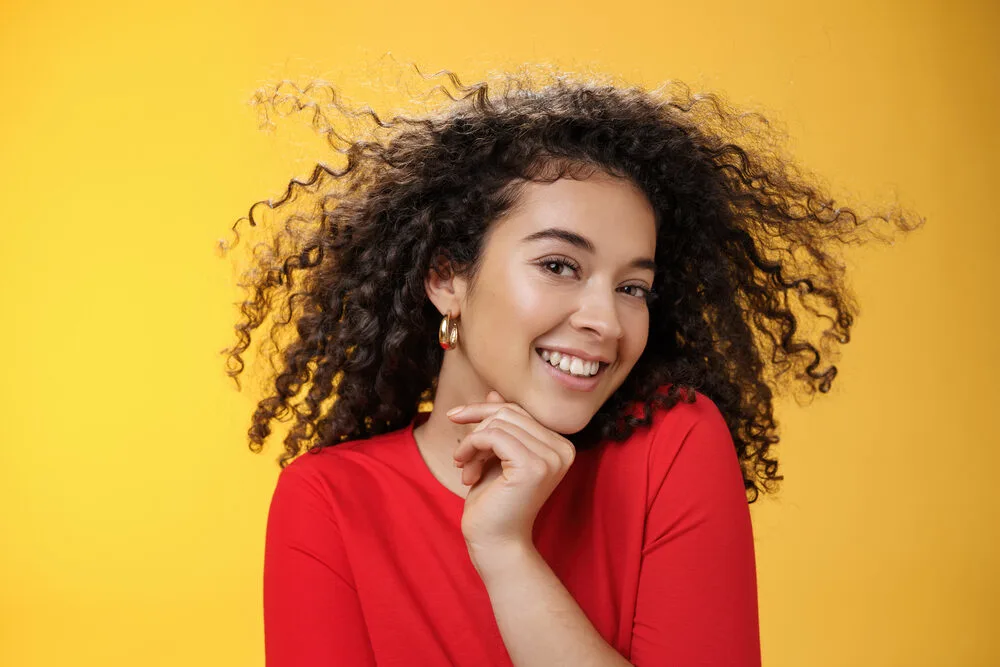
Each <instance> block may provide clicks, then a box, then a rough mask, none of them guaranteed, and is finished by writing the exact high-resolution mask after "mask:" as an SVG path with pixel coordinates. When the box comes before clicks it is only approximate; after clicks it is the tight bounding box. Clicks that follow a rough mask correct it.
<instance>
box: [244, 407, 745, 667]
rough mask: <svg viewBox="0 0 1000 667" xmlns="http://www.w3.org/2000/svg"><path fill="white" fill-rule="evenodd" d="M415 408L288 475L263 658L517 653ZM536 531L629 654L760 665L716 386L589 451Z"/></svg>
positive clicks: (275, 501)
mask: <svg viewBox="0 0 1000 667" xmlns="http://www.w3.org/2000/svg"><path fill="white" fill-rule="evenodd" d="M421 418H423V416H422V415H421V416H419V417H418V419H421ZM417 423H419V422H417V421H415V422H414V423H411V424H410V425H409V426H407V427H406V428H403V429H401V430H398V431H394V432H392V433H388V434H383V435H380V436H376V437H373V438H370V439H367V440H356V441H350V442H345V443H341V444H339V445H335V446H332V447H327V448H324V449H322V450H319V451H318V452H317V453H315V454H310V453H307V454H304V455H302V456H300V457H298V458H297V459H295V460H294V461H293V462H292V463H291V464H289V465H288V466H286V467H285V469H284V470H282V471H281V472H280V473H279V476H278V481H277V485H276V488H275V490H274V495H273V497H272V499H271V504H270V510H269V513H268V519H267V536H266V540H265V556H264V580H263V589H264V595H263V602H264V637H265V653H266V664H267V666H268V667H307V666H308V667H326V666H331V667H332V666H333V665H339V666H343V667H355V666H362V665H364V666H368V665H376V664H377V665H379V667H396V666H399V667H413V666H414V665H421V666H423V665H428V666H437V665H441V666H442V667H444V666H450V665H470V666H471V665H474V666H476V667H482V666H486V665H512V663H511V660H510V657H509V656H508V654H507V650H506V648H505V647H504V643H503V639H502V637H501V635H500V631H499V629H498V627H497V623H496V619H495V617H494V615H493V609H492V606H491V604H490V600H489V596H488V594H487V591H486V587H485V585H484V584H483V582H482V580H481V579H480V577H479V575H478V574H477V573H476V571H475V569H474V568H473V566H472V563H471V561H470V559H469V553H468V550H467V549H466V545H465V540H464V538H463V537H462V531H461V518H462V509H463V506H464V503H465V500H464V499H463V498H462V497H460V496H457V495H455V494H454V493H452V492H451V491H450V490H448V489H447V488H445V487H444V486H443V485H442V484H441V483H440V482H438V480H437V479H436V478H435V477H434V476H433V475H432V474H431V472H430V470H429V469H428V468H427V465H426V464H425V463H424V460H423V457H422V456H421V454H420V451H419V449H418V448H417V443H416V440H415V439H414V438H413V428H414V426H415V425H416V424H417ZM534 543H535V546H536V548H537V549H538V552H539V553H540V554H541V555H542V557H543V558H544V559H545V561H546V562H547V563H548V564H549V566H550V567H551V568H552V570H553V571H554V572H555V573H556V575H557V576H558V577H559V579H560V581H562V583H563V585H565V586H566V588H567V590H568V591H569V592H570V594H571V595H572V596H573V598H574V599H575V600H576V601H577V603H578V604H579V605H580V607H581V608H582V609H583V611H584V613H585V614H586V615H587V617H588V618H589V619H590V621H591V623H592V624H593V625H594V627H595V628H596V630H597V631H598V632H599V633H600V634H601V636H602V637H604V639H605V640H606V641H607V642H608V643H609V644H611V646H613V647H614V648H615V649H616V650H617V651H618V652H619V653H621V654H622V655H623V656H624V657H625V658H627V659H628V660H629V661H630V662H632V664H634V665H639V666H642V667H644V666H652V665H683V666H685V667H686V666H689V665H726V666H727V667H737V666H739V667H742V666H744V665H754V666H756V665H760V638H759V630H758V611H757V580H756V568H755V558H754V545H753V533H752V528H751V521H750V511H749V506H748V504H747V502H746V497H745V494H744V487H743V478H742V475H741V473H740V466H739V463H738V460H737V456H736V450H735V448H734V447H733V440H732V437H731V436H730V434H729V430H728V428H727V427H726V423H725V421H724V420H723V417H722V414H721V413H720V412H719V409H718V407H717V406H716V405H715V404H714V403H713V402H712V401H711V400H710V399H709V398H707V397H706V396H704V395H703V394H700V393H699V394H697V395H696V402H695V403H693V404H686V403H679V404H677V405H676V406H675V407H673V408H672V409H670V410H659V411H657V412H656V413H655V414H654V417H653V424H652V425H651V426H650V427H646V428H640V429H637V430H636V432H635V433H634V434H633V436H632V437H631V438H630V439H629V440H627V441H625V442H621V443H616V442H611V441H606V442H603V443H601V444H600V446H598V447H596V448H595V449H591V450H586V451H580V452H578V453H577V456H576V458H575V459H574V462H573V465H572V466H571V467H570V469H569V470H568V471H567V473H566V475H565V477H563V479H562V481H561V482H560V483H559V486H558V487H557V488H556V490H555V491H554V492H553V493H552V495H551V496H550V497H549V499H548V501H547V502H546V504H545V505H544V506H543V507H542V509H541V511H540V512H539V514H538V517H537V519H536V521H535V524H534Z"/></svg>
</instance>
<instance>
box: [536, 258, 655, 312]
mask: <svg viewBox="0 0 1000 667" xmlns="http://www.w3.org/2000/svg"><path fill="white" fill-rule="evenodd" d="M536 264H537V265H538V266H539V268H541V269H542V270H543V271H546V272H548V273H551V274H552V275H557V274H556V273H555V272H554V271H549V270H548V267H549V265H551V264H559V265H561V266H568V267H569V268H571V269H573V270H574V271H579V270H580V265H579V264H577V263H576V262H574V261H573V260H571V259H570V258H569V257H545V258H542V259H540V260H538V262H536ZM558 277H562V276H558ZM622 287H635V288H638V289H641V290H642V291H643V293H644V294H645V296H633V297H632V298H634V299H642V300H643V301H645V302H646V303H647V304H650V303H652V302H653V301H654V300H655V299H656V297H657V294H656V291H655V290H653V289H650V288H646V287H643V286H642V285H622Z"/></svg>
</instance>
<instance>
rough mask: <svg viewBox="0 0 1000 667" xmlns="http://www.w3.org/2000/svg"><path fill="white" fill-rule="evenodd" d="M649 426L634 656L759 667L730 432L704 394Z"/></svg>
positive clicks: (648, 661) (643, 663)
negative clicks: (646, 505)
mask: <svg viewBox="0 0 1000 667" xmlns="http://www.w3.org/2000/svg"><path fill="white" fill-rule="evenodd" d="M696 396H697V398H696V402H695V403H694V404H678V405H677V406H675V408H673V409H672V410H678V412H677V413H676V416H675V415H671V414H670V412H669V411H668V413H667V414H666V415H665V416H664V417H663V420H662V421H661V422H660V424H659V426H658V427H655V432H654V435H653V438H654V441H653V442H652V443H651V450H650V451H651V453H650V491H649V493H650V501H649V503H650V504H649V508H648V512H647V519H646V531H645V536H644V539H643V552H642V562H641V566H640V573H639V590H638V596H637V601H636V611H635V619H634V623H633V628H632V650H631V653H630V659H631V662H632V663H633V664H634V665H637V666H638V667H652V666H653V665H658V666H662V665H685V666H693V665H698V666H702V667H709V666H712V667H714V666H720V667H721V666H722V665H725V666H726V667H751V666H752V667H759V665H760V664H761V655H760V632H759V620H758V609H757V575H756V563H755V556H754V544H753V530H752V526H751V520H750V510H749V506H748V504H747V501H746V495H745V490H744V484H743V476H742V472H741V470H740V465H739V460H738V458H737V455H736V449H735V447H734V445H733V439H732V436H731V435H730V433H729V429H728V427H727V425H726V422H725V419H724V418H723V416H722V414H721V412H720V411H719V409H718V407H717V406H716V405H715V404H714V403H713V402H712V401H711V400H709V399H708V398H707V397H705V396H704V395H702V394H697V395H696Z"/></svg>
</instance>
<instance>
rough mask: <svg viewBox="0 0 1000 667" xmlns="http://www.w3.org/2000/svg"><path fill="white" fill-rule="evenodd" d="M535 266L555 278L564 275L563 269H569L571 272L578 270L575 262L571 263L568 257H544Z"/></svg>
mask: <svg viewBox="0 0 1000 667" xmlns="http://www.w3.org/2000/svg"><path fill="white" fill-rule="evenodd" d="M537 264H538V266H540V267H541V268H542V270H543V271H545V272H547V273H552V274H555V275H557V276H565V275H566V274H564V273H563V269H569V270H570V271H573V272H576V271H579V270H580V266H579V265H578V264H577V263H576V262H573V261H571V260H570V259H569V258H568V257H546V258H544V259H541V260H539V261H538V262H537Z"/></svg>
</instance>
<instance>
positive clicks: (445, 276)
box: [424, 255, 467, 317]
mask: <svg viewBox="0 0 1000 667" xmlns="http://www.w3.org/2000/svg"><path fill="white" fill-rule="evenodd" d="M424 289H425V290H426V291H427V298H428V299H430V300H431V303H433V304H434V307H435V308H437V310H438V312H439V313H441V314H442V315H444V314H445V313H447V312H448V311H451V314H452V317H454V316H457V315H461V313H462V305H463V304H464V303H465V292H466V289H467V282H466V280H465V279H464V278H462V277H460V276H458V275H456V273H455V271H454V267H453V265H452V263H451V261H450V260H448V259H447V257H445V256H443V255H438V257H437V259H436V260H435V261H434V263H433V264H432V265H431V268H430V270H429V271H428V272H427V276H426V277H425V278H424Z"/></svg>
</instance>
